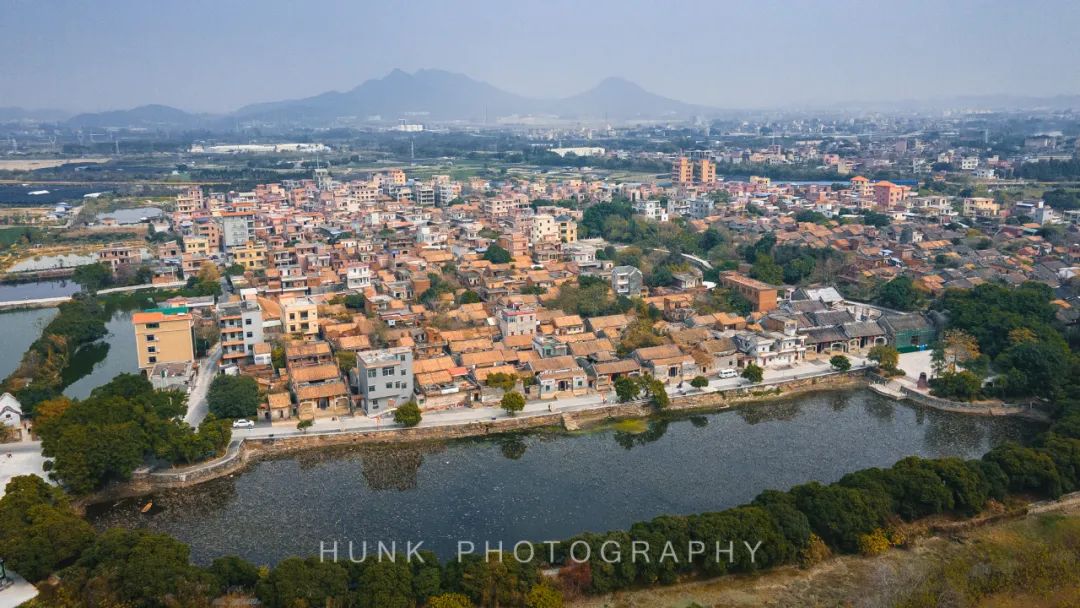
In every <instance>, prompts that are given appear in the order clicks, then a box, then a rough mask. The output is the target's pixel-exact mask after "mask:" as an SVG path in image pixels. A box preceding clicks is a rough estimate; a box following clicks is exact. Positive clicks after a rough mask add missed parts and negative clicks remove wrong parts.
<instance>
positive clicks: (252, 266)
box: [230, 242, 266, 270]
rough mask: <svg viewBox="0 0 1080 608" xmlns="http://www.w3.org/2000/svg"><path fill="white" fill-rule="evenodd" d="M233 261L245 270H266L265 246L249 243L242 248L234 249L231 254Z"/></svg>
mask: <svg viewBox="0 0 1080 608" xmlns="http://www.w3.org/2000/svg"><path fill="white" fill-rule="evenodd" d="M230 253H232V256H233V261H234V262H235V263H237V264H239V265H241V266H243V267H244V268H246V269H247V270H266V245H265V244H263V243H251V242H249V243H248V244H247V245H244V246H243V247H234V248H233V249H232V250H231V252H230Z"/></svg>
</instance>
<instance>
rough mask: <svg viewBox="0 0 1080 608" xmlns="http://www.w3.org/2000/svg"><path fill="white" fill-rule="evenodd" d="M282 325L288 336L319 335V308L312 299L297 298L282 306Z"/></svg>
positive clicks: (283, 303)
mask: <svg viewBox="0 0 1080 608" xmlns="http://www.w3.org/2000/svg"><path fill="white" fill-rule="evenodd" d="M281 317H282V319H281V324H282V327H283V328H284V330H285V333H287V334H295V335H302V336H317V335H319V307H318V306H317V305H316V304H315V303H314V302H312V301H311V299H310V298H296V299H295V300H288V301H285V302H282V304H281Z"/></svg>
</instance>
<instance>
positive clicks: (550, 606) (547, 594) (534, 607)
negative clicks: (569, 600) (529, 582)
mask: <svg viewBox="0 0 1080 608" xmlns="http://www.w3.org/2000/svg"><path fill="white" fill-rule="evenodd" d="M525 606H526V608H562V607H563V596H562V594H561V593H559V590H558V589H555V588H554V587H552V586H551V585H549V584H547V583H540V584H539V585H533V588H532V589H530V590H529V595H528V596H527V597H526V598H525Z"/></svg>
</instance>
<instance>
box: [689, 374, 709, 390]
mask: <svg viewBox="0 0 1080 608" xmlns="http://www.w3.org/2000/svg"><path fill="white" fill-rule="evenodd" d="M690 386H692V387H694V388H705V387H706V386H709V379H708V378H706V377H705V376H694V379H693V380H691V381H690Z"/></svg>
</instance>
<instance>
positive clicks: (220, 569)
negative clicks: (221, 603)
mask: <svg viewBox="0 0 1080 608" xmlns="http://www.w3.org/2000/svg"><path fill="white" fill-rule="evenodd" d="M209 570H210V574H213V575H214V577H215V578H217V580H218V583H219V584H220V585H221V587H222V588H223V589H242V590H245V591H254V589H255V585H256V584H257V583H258V582H259V568H258V567H257V566H256V565H255V564H253V563H251V562H249V561H247V560H245V559H241V558H239V557H237V556H235V555H225V556H223V557H218V558H215V559H214V561H213V562H211V563H210V568H209Z"/></svg>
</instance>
